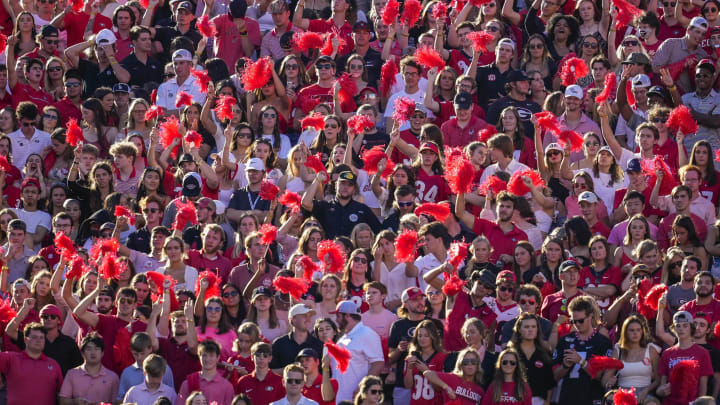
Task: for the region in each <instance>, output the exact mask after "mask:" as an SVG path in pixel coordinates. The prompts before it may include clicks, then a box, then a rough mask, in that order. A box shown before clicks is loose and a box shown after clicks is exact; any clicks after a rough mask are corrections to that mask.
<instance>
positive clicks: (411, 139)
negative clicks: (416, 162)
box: [390, 129, 420, 166]
mask: <svg viewBox="0 0 720 405" xmlns="http://www.w3.org/2000/svg"><path fill="white" fill-rule="evenodd" d="M418 137H420V134H414V133H412V131H411V130H410V129H406V130H404V131H400V139H402V140H403V141H405V142H406V143H408V144H409V145H413V146H415V147H416V148H419V147H420V141H419V140H418ZM390 160H392V161H393V163H395V164H401V163H403V164H406V165H408V166H410V165H411V164H412V160H411V159H410V158H409V157H408V156H407V155H406V154H404V153H402V152H400V150H399V149H398V148H393V151H392V153H391V154H390Z"/></svg>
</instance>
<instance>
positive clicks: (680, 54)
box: [652, 37, 708, 93]
mask: <svg viewBox="0 0 720 405" xmlns="http://www.w3.org/2000/svg"><path fill="white" fill-rule="evenodd" d="M690 55H695V56H696V57H697V58H698V60H701V59H703V58H707V57H708V54H707V52H705V50H704V49H702V48H701V47H699V46H698V47H697V48H696V49H695V51H693V52H691V51H690V50H689V49H688V47H687V42H686V41H685V37H682V38H669V39H666V40H665V41H663V43H662V44H661V45H660V47H659V48H658V50H657V52H655V56H654V57H653V60H652V66H653V68H662V67H666V66H667V65H671V64H673V63H676V62H680V61H681V60H683V59H685V58H687V57H688V56H690ZM677 85H678V86H680V88H681V89H683V92H685V93H688V92H690V91H692V90H693V86H692V84H691V82H690V76H688V72H687V69H683V71H682V73H681V74H680V77H678V81H677Z"/></svg>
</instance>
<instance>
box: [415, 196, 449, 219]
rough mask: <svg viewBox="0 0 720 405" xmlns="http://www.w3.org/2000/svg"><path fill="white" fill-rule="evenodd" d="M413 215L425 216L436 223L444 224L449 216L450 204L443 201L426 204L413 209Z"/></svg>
mask: <svg viewBox="0 0 720 405" xmlns="http://www.w3.org/2000/svg"><path fill="white" fill-rule="evenodd" d="M415 215H418V216H420V215H427V216H431V217H433V218H435V220H436V221H440V222H445V220H446V219H447V218H448V217H449V216H450V203H448V202H447V201H443V202H441V203H431V202H426V203H422V204H420V206H419V207H417V208H415Z"/></svg>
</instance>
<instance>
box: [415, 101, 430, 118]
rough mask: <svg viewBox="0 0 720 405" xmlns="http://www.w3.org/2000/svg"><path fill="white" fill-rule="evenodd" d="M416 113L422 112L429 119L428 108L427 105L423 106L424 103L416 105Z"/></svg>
mask: <svg viewBox="0 0 720 405" xmlns="http://www.w3.org/2000/svg"><path fill="white" fill-rule="evenodd" d="M415 111H416V112H417V111H420V112H421V113H423V114H425V116H426V117H427V108H425V105H423V104H422V103H415Z"/></svg>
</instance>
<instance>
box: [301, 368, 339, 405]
mask: <svg viewBox="0 0 720 405" xmlns="http://www.w3.org/2000/svg"><path fill="white" fill-rule="evenodd" d="M330 385H332V389H333V391H334V392H335V394H337V392H338V382H337V380H336V379H334V378H331V379H330ZM302 395H303V396H304V397H305V398H307V399H312V400H313V401H315V402H317V403H318V405H335V400H334V399H333V400H332V401H323V399H322V375H320V374H318V376H317V378H316V379H315V381H313V383H312V384H311V385H310V386H309V387H308V386H307V385H305V384H303V387H302Z"/></svg>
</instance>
